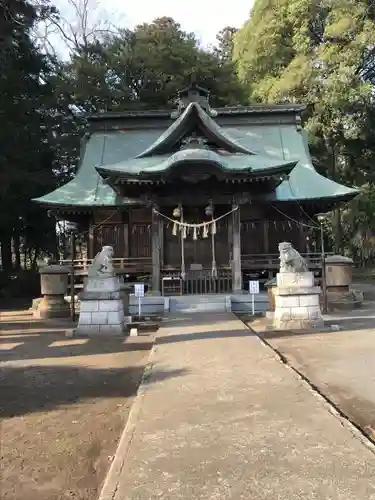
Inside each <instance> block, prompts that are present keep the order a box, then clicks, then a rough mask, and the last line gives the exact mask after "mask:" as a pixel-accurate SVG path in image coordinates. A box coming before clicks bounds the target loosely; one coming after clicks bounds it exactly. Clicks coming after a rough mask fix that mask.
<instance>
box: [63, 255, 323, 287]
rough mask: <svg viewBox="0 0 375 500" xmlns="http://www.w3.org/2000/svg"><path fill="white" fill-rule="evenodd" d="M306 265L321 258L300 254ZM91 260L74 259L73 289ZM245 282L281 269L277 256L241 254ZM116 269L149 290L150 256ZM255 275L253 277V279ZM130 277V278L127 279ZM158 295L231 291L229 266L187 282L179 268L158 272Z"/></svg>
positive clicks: (118, 262) (119, 261)
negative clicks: (159, 278)
mask: <svg viewBox="0 0 375 500" xmlns="http://www.w3.org/2000/svg"><path fill="white" fill-rule="evenodd" d="M301 255H302V256H303V257H304V258H305V259H306V261H307V262H308V264H309V268H310V270H311V271H319V270H320V269H321V255H320V254H317V253H310V254H301ZM92 260H93V259H76V260H74V288H75V290H76V291H79V290H81V289H82V288H83V280H84V277H85V276H87V270H88V267H89V266H90V264H91V263H92ZM241 262H242V271H243V275H244V276H243V278H244V282H245V281H248V280H249V279H259V280H260V281H261V282H262V283H263V282H265V281H267V280H268V278H269V277H271V276H273V275H274V273H276V272H277V270H278V269H279V266H280V261H279V255H278V254H244V255H241ZM113 263H114V267H115V270H116V272H117V273H118V274H120V275H123V276H124V277H125V280H126V281H129V280H131V279H132V277H133V278H134V277H136V281H138V282H139V280H141V281H142V282H144V283H145V285H146V288H147V289H150V288H151V274H152V261H151V258H149V257H139V258H131V257H123V258H115V259H113ZM60 264H61V265H66V266H69V267H71V265H72V261H71V260H61V261H60ZM252 274H254V275H255V276H252ZM126 275H129V278H128V277H127V276H126ZM161 277H162V283H161V292H162V294H163V295H186V294H187V295H192V294H201V295H204V294H210V293H228V292H231V290H232V271H231V269H230V267H229V266H228V267H226V268H219V269H218V276H217V277H215V278H214V277H213V276H212V272H211V269H201V270H189V271H187V274H186V279H185V280H182V279H181V271H180V269H178V268H173V269H171V268H164V269H161Z"/></svg>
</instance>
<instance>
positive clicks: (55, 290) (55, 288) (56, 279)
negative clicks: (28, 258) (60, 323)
mask: <svg viewBox="0 0 375 500" xmlns="http://www.w3.org/2000/svg"><path fill="white" fill-rule="evenodd" d="M39 273H40V288H41V292H42V295H43V298H42V299H40V300H39V301H38V302H37V303H35V304H34V303H33V309H32V310H33V315H34V317H35V318H41V319H50V318H67V317H69V316H70V306H69V304H68V303H67V302H66V301H65V299H64V296H65V294H66V293H67V290H68V274H69V269H68V268H66V267H63V266H58V265H51V266H44V267H41V268H40V269H39Z"/></svg>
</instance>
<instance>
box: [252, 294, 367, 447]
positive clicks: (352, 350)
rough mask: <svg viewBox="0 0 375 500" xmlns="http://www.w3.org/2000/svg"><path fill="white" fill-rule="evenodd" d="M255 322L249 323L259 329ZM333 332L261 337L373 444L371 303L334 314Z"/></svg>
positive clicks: (328, 320)
mask: <svg viewBox="0 0 375 500" xmlns="http://www.w3.org/2000/svg"><path fill="white" fill-rule="evenodd" d="M257 322H258V323H260V321H258V320H256V321H255V322H249V323H248V324H249V326H250V327H251V326H253V328H254V329H255V330H256V331H260V332H261V329H259V328H258V326H257V324H256V323H257ZM326 323H327V325H330V324H332V325H337V326H338V327H339V328H340V329H339V330H337V331H334V330H333V331H326V332H325V333H314V332H312V333H305V334H299V335H298V334H292V333H290V334H289V333H283V332H280V333H279V332H269V333H267V332H265V331H263V332H261V333H259V335H260V336H261V337H262V338H264V340H265V341H266V342H267V343H268V344H269V345H270V346H271V347H273V348H274V349H275V350H276V351H277V352H278V353H279V354H281V355H282V357H283V358H284V359H285V360H286V361H287V363H288V364H289V365H290V366H292V367H293V368H295V369H296V370H297V371H298V372H299V373H300V374H302V375H303V376H304V377H306V379H307V380H308V381H309V382H310V383H311V384H312V385H313V387H316V388H317V390H318V391H319V392H320V393H321V394H323V395H324V396H325V397H326V398H327V399H328V400H329V401H330V402H331V403H332V404H333V405H334V406H336V408H338V409H339V410H340V411H341V412H342V413H343V414H344V415H345V416H346V417H347V418H348V419H349V420H350V421H351V422H352V423H354V424H355V425H356V426H358V427H359V428H360V429H361V430H362V431H363V432H364V433H365V434H366V435H367V436H368V437H369V438H370V439H371V440H372V441H373V442H374V443H375V363H374V352H375V302H368V303H365V304H364V306H363V308H362V309H359V310H355V311H351V312H349V311H348V312H346V313H337V314H332V315H330V316H327V317H326Z"/></svg>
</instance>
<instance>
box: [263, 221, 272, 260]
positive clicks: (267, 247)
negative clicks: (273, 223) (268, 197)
mask: <svg viewBox="0 0 375 500" xmlns="http://www.w3.org/2000/svg"><path fill="white" fill-rule="evenodd" d="M263 252H264V253H270V240H269V221H268V220H265V221H263Z"/></svg>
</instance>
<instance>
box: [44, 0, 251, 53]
mask: <svg viewBox="0 0 375 500" xmlns="http://www.w3.org/2000/svg"><path fill="white" fill-rule="evenodd" d="M75 1H77V0H75ZM78 1H80V0H78ZM91 2H92V5H94V6H95V4H96V6H97V7H96V9H97V12H98V13H100V14H99V16H100V17H101V18H103V17H102V16H108V17H109V21H112V22H113V23H114V24H121V25H122V26H124V27H128V28H133V27H134V26H136V25H137V24H141V23H144V22H151V21H153V20H154V19H155V18H157V17H163V16H168V17H172V18H173V19H174V20H175V21H177V22H179V23H180V24H181V26H182V28H183V29H184V30H185V31H188V32H191V31H193V32H194V33H195V34H196V35H197V38H198V39H199V40H200V41H201V43H202V45H204V46H207V45H212V44H214V43H215V38H216V34H217V33H218V31H220V30H221V29H222V28H224V27H225V26H234V27H238V28H239V27H240V26H241V25H242V24H243V23H244V22H245V21H246V20H247V19H248V16H249V12H250V10H251V7H252V5H253V3H254V0H222V1H221V2H220V0H131V1H129V2H124V0H91ZM52 3H54V4H55V5H56V6H57V7H58V8H59V9H60V10H61V11H62V12H64V15H65V16H66V17H68V11H67V6H68V0H54V1H53V2H52Z"/></svg>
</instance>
